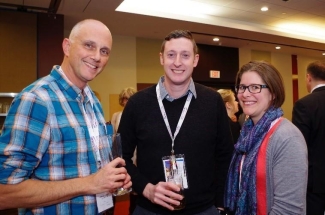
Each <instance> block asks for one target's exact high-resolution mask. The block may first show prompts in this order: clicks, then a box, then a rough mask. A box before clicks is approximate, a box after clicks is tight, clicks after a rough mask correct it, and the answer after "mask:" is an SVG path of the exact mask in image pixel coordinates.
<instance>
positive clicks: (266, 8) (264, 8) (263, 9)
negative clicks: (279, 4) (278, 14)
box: [261, 7, 269, 11]
mask: <svg viewBox="0 0 325 215" xmlns="http://www.w3.org/2000/svg"><path fill="white" fill-rule="evenodd" d="M268 10H269V8H268V7H262V8H261V11H268Z"/></svg>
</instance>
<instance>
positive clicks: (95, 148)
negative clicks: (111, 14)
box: [0, 19, 132, 215]
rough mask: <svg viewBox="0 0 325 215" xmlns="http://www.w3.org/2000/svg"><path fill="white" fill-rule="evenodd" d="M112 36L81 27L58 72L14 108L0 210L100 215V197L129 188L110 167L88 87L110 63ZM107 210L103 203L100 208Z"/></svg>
mask: <svg viewBox="0 0 325 215" xmlns="http://www.w3.org/2000/svg"><path fill="white" fill-rule="evenodd" d="M111 47H112V35H111V32H110V31H109V29H108V28H107V27H106V26H105V25H104V24H103V23H102V22H100V21H97V20H92V19H87V20H83V21H81V22H79V23H78V24H76V25H75V26H74V27H73V29H72V31H71V33H70V36H69V38H65V39H64V40H63V43H62V48H63V52H64V58H63V62H62V64H61V66H54V67H53V69H52V71H51V73H50V74H49V75H48V76H46V77H44V78H41V79H39V80H38V81H36V82H34V83H33V84H31V85H30V86H28V87H26V88H25V89H24V90H23V91H22V92H21V93H19V94H18V95H17V96H16V97H15V98H14V100H13V103H12V105H11V108H10V110H9V113H8V115H7V117H6V120H5V122H4V127H3V132H2V135H1V137H0V172H1V174H0V184H1V186H0V188H1V189H0V209H4V208H21V209H20V211H19V213H20V214H46V215H48V214H78V215H79V214H98V212H99V211H98V209H97V207H98V204H99V203H100V202H101V201H100V200H102V199H105V200H107V201H109V200H110V201H111V199H110V196H106V197H102V198H96V194H101V193H107V192H113V191H114V190H116V188H118V187H121V186H124V187H125V188H129V187H130V186H131V184H132V183H131V181H130V176H129V175H128V174H127V172H126V169H125V168H124V167H122V168H116V166H117V165H122V166H123V165H125V162H124V160H123V159H121V158H117V159H115V160H113V161H110V158H109V154H110V147H109V143H108V138H107V133H106V129H105V120H104V117H103V111H102V107H101V105H100V103H99V101H98V99H97V98H96V96H95V95H94V93H93V92H92V90H91V89H90V87H89V86H88V82H89V81H91V80H93V79H94V78H95V77H96V76H97V75H99V74H100V73H101V72H102V70H103V69H104V67H105V66H106V63H107V62H108V59H109V56H110V53H111ZM102 207H103V210H105V209H107V207H108V205H107V204H106V203H103V204H102Z"/></svg>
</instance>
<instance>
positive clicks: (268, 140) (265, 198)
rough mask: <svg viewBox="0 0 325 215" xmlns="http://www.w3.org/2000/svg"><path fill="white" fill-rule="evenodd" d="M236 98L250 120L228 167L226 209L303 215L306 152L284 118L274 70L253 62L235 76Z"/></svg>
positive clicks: (240, 214) (239, 212)
mask: <svg viewBox="0 0 325 215" xmlns="http://www.w3.org/2000/svg"><path fill="white" fill-rule="evenodd" d="M236 93H237V98H238V101H239V104H240V105H241V107H242V109H243V112H244V113H245V114H246V115H248V116H249V118H248V119H247V120H246V121H245V123H244V124H243V127H242V130H241V133H240V137H239V139H238V141H237V144H236V145H235V150H234V153H233V157H232V162H231V164H230V168H229V172H228V178H227V185H226V189H227V190H226V194H225V205H226V207H227V208H228V209H229V211H230V212H232V214H236V215H247V214H249V215H254V214H258V215H260V214H262V215H263V214H265V215H266V214H305V213H306V187H307V167H308V166H307V148H306V143H305V140H304V137H303V136H302V134H301V132H300V131H299V130H298V129H297V128H296V127H295V126H294V125H293V124H292V123H291V122H290V121H289V120H287V119H285V118H283V111H282V109H281V105H282V104H283V102H284V99H285V93H284V85H283V81H282V77H281V75H280V73H279V72H278V70H277V69H276V68H275V67H274V66H272V65H271V64H269V63H267V62H264V61H251V62H249V63H248V64H245V65H244V66H242V68H241V69H240V70H239V72H238V73H237V78H236Z"/></svg>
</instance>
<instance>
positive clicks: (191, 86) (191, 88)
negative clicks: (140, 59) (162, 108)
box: [158, 76, 197, 102]
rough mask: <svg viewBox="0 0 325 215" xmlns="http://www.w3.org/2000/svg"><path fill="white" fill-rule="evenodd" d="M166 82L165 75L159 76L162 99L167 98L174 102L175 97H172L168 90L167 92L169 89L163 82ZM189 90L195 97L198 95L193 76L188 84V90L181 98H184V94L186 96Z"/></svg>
mask: <svg viewBox="0 0 325 215" xmlns="http://www.w3.org/2000/svg"><path fill="white" fill-rule="evenodd" d="M164 82H165V76H161V77H160V78H159V81H158V84H159V89H160V96H161V98H162V99H164V98H166V99H167V100H168V101H170V102H172V101H174V100H175V99H174V98H172V97H171V96H170V95H169V94H168V92H167V90H166V88H165V86H164V84H163V83H164ZM188 92H191V93H192V94H193V96H194V98H196V97H197V94H196V90H195V85H194V81H193V79H192V78H191V81H190V84H189V86H188V90H187V91H186V92H185V93H184V94H183V95H182V96H181V97H180V98H182V97H183V96H186V95H187V94H188Z"/></svg>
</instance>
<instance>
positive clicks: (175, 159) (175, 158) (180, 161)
mask: <svg viewBox="0 0 325 215" xmlns="http://www.w3.org/2000/svg"><path fill="white" fill-rule="evenodd" d="M162 162H163V167H164V173H165V181H168V178H169V177H171V176H173V174H174V173H177V174H180V175H181V176H182V180H183V186H184V189H188V188H189V185H188V179H187V171H186V165H185V155H183V154H177V155H173V154H172V155H170V156H164V157H162Z"/></svg>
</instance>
